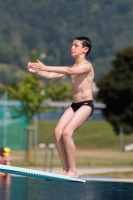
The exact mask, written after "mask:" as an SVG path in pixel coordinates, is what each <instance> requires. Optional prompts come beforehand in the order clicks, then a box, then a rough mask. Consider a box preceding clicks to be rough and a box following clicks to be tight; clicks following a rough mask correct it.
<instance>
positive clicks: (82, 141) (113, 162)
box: [11, 121, 133, 167]
mask: <svg viewBox="0 0 133 200" xmlns="http://www.w3.org/2000/svg"><path fill="white" fill-rule="evenodd" d="M56 124H57V121H39V124H38V143H46V144H48V143H53V142H54V136H53V130H54V128H55V126H56ZM119 140H120V138H119V136H116V135H115V133H114V131H113V129H112V127H111V125H110V124H109V123H107V122H106V121H87V122H85V123H84V124H83V125H82V126H81V127H80V128H79V129H78V130H77V131H76V132H75V133H74V141H75V143H76V149H77V151H76V152H77V155H76V161H77V167H133V159H132V158H133V152H124V151H123V152H121V153H120V141H119ZM131 142H133V135H132V134H131V135H128V136H127V135H125V136H124V144H127V143H131ZM36 154H37V156H36V157H37V160H36V162H34V151H33V150H31V151H30V158H31V159H30V163H28V166H36V167H37V166H38V167H39V166H40V167H43V166H44V156H45V150H44V149H42V150H41V149H37V152H36ZM11 156H12V157H13V160H12V165H16V166H25V151H12V152H11ZM49 157H50V155H49ZM53 166H54V167H61V163H60V159H59V156H58V153H57V151H56V150H55V152H54V163H53Z"/></svg>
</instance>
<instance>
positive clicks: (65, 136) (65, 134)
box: [62, 129, 71, 140]
mask: <svg viewBox="0 0 133 200" xmlns="http://www.w3.org/2000/svg"><path fill="white" fill-rule="evenodd" d="M62 136H63V139H64V140H67V139H69V138H71V131H70V130H68V129H64V130H63V133H62Z"/></svg>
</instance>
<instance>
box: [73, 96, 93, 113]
mask: <svg viewBox="0 0 133 200" xmlns="http://www.w3.org/2000/svg"><path fill="white" fill-rule="evenodd" d="M81 106H90V107H91V109H92V110H91V114H90V116H91V115H92V114H93V111H94V104H93V100H87V101H81V102H78V103H72V104H71V107H72V109H73V111H74V112H76V111H77V110H78V109H79V108H80V107H81Z"/></svg>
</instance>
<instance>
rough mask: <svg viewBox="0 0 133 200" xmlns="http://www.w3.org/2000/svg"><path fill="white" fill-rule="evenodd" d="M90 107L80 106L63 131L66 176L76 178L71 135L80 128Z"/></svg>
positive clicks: (89, 111)
mask: <svg viewBox="0 0 133 200" xmlns="http://www.w3.org/2000/svg"><path fill="white" fill-rule="evenodd" d="M91 110H92V109H91V107H89V106H82V107H80V108H79V109H78V110H77V111H76V112H75V113H74V115H73V116H72V117H71V119H70V120H69V122H68V124H67V125H66V127H65V128H64V130H63V141H64V144H65V149H66V154H67V159H68V165H69V170H68V172H67V173H66V175H68V176H72V177H78V173H77V170H76V152H75V144H74V142H73V139H72V135H73V133H74V131H75V130H76V129H77V128H78V127H79V126H81V124H82V123H83V122H84V121H85V120H86V119H87V118H88V117H89V116H90V113H91Z"/></svg>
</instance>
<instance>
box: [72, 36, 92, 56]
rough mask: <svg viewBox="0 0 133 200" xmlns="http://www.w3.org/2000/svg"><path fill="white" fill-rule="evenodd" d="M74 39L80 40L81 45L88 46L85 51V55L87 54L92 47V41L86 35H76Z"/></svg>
mask: <svg viewBox="0 0 133 200" xmlns="http://www.w3.org/2000/svg"><path fill="white" fill-rule="evenodd" d="M74 39H75V40H79V41H81V44H82V45H83V47H88V48H89V50H88V51H87V53H86V56H87V55H88V54H89V53H90V51H91V47H92V42H91V40H90V38H88V37H76V38H74Z"/></svg>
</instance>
